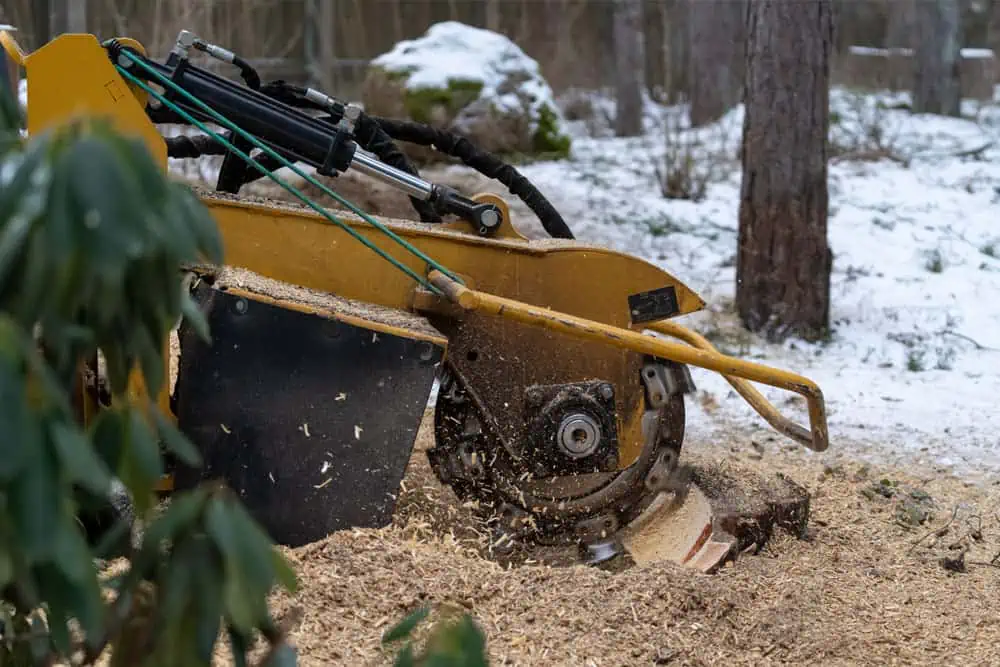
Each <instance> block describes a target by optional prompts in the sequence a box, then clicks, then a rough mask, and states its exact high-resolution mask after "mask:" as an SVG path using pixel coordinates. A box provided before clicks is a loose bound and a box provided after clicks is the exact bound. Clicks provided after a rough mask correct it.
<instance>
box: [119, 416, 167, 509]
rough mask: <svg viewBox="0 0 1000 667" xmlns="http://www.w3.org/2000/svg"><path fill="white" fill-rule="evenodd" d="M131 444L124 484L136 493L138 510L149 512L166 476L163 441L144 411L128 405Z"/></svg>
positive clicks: (126, 452)
mask: <svg viewBox="0 0 1000 667" xmlns="http://www.w3.org/2000/svg"><path fill="white" fill-rule="evenodd" d="M126 414H127V417H126V418H127V420H128V447H127V449H126V450H125V460H124V462H123V466H122V469H121V474H120V477H121V480H122V483H123V484H125V486H126V487H128V489H129V491H130V492H131V493H132V502H133V503H134V504H135V508H136V511H137V512H139V513H140V514H145V513H146V512H147V511H149V509H150V507H152V504H153V497H152V494H153V489H154V486H155V485H156V482H157V481H158V480H159V479H160V477H162V476H163V460H162V459H161V458H160V445H159V441H158V440H157V439H156V437H154V435H153V431H152V429H151V428H150V427H149V424H148V423H147V422H146V420H145V418H144V417H143V413H142V411H141V410H139V409H137V408H128V410H127V413H126Z"/></svg>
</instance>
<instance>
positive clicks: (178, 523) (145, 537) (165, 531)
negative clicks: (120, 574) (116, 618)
mask: <svg viewBox="0 0 1000 667" xmlns="http://www.w3.org/2000/svg"><path fill="white" fill-rule="evenodd" d="M207 497H208V493H207V491H206V490H205V489H203V488H198V489H195V490H193V491H187V492H184V493H175V494H174V495H173V496H171V498H170V504H169V505H168V506H167V508H166V509H165V510H164V511H163V513H162V514H160V515H159V516H157V517H156V518H155V519H153V520H152V521H151V522H150V524H149V525H148V526H147V527H146V530H144V531H143V533H142V545H141V547H140V551H139V555H138V556H137V557H136V559H135V560H134V563H135V567H136V569H137V570H139V571H140V572H145V571H146V570H147V569H149V568H151V567H153V565H155V564H156V563H157V561H158V560H159V557H160V550H161V548H162V546H163V544H164V543H165V542H172V541H173V540H174V539H175V537H176V536H177V535H179V534H182V533H184V532H186V531H189V530H191V529H193V528H194V527H195V525H196V522H198V519H199V514H200V513H201V512H202V510H204V508H205V501H206V499H207Z"/></svg>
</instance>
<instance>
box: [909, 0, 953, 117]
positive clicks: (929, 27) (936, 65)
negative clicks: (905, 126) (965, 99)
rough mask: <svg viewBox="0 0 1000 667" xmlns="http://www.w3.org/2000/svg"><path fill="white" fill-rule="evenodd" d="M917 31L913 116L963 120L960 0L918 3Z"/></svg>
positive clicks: (921, 0)
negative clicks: (950, 117) (960, 65)
mask: <svg viewBox="0 0 1000 667" xmlns="http://www.w3.org/2000/svg"><path fill="white" fill-rule="evenodd" d="M914 27H915V30H914V37H915V39H914V47H915V49H914V62H913V65H914V67H913V74H914V76H913V111H914V113H932V114H939V115H942V116H955V117H958V116H960V115H961V106H962V88H961V84H960V82H959V59H960V58H961V45H962V17H961V12H960V11H959V7H958V0H920V2H917V3H915V12H914Z"/></svg>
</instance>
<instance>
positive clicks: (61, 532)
mask: <svg viewBox="0 0 1000 667" xmlns="http://www.w3.org/2000/svg"><path fill="white" fill-rule="evenodd" d="M48 528H49V533H50V535H51V539H52V541H53V544H54V551H55V558H54V560H55V564H56V565H57V566H58V567H59V569H60V571H61V572H62V575H63V577H65V579H66V581H67V582H68V583H70V584H71V585H75V586H78V585H81V584H84V583H86V582H87V581H88V579H89V578H90V577H92V576H93V575H94V563H93V560H92V556H91V553H90V547H89V545H88V544H87V541H86V540H85V539H84V537H83V535H82V534H81V533H80V529H79V527H78V526H77V524H76V521H74V520H72V519H66V520H63V521H60V522H59V523H57V524H54V525H50V526H49V527H48Z"/></svg>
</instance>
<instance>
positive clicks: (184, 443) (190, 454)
mask: <svg viewBox="0 0 1000 667" xmlns="http://www.w3.org/2000/svg"><path fill="white" fill-rule="evenodd" d="M153 420H154V422H155V425H156V431H157V433H158V434H159V437H160V440H161V441H162V442H163V444H164V446H166V448H167V450H168V451H170V452H172V453H173V454H174V455H175V456H176V457H177V458H179V459H180V460H181V461H182V462H183V463H185V464H187V465H188V466H190V467H192V468H198V467H201V465H202V458H201V454H200V453H199V452H198V450H197V449H195V446H194V445H193V444H192V443H191V441H190V440H188V439H187V437H186V436H185V435H184V434H183V433H181V432H180V430H179V429H178V428H177V427H176V426H174V425H173V424H172V423H171V422H170V420H169V419H167V418H166V416H164V414H163V413H162V412H160V411H159V410H155V411H153Z"/></svg>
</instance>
